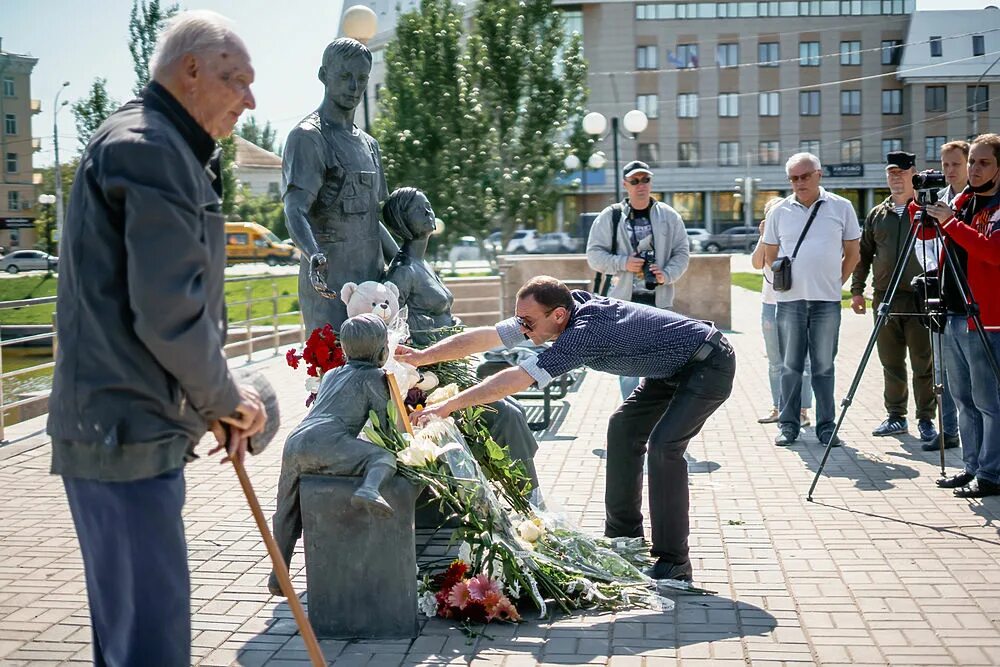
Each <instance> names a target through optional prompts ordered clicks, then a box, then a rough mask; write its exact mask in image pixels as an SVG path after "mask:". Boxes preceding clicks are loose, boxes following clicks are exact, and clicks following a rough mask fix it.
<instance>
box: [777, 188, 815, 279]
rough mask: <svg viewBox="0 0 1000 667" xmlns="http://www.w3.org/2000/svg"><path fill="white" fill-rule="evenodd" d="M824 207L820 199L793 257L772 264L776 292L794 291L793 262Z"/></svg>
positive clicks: (803, 230)
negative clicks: (820, 208)
mask: <svg viewBox="0 0 1000 667" xmlns="http://www.w3.org/2000/svg"><path fill="white" fill-rule="evenodd" d="M822 205H823V200H822V199H820V200H819V201H817V202H816V205H815V206H814V207H813V210H812V213H810V214H809V220H807V221H806V226H805V227H803V228H802V233H801V234H800V235H799V240H798V242H797V243H796V244H795V250H793V251H792V256H791V257H780V258H778V259H776V260H774V262H773V263H772V264H771V272H772V273H773V274H774V280H773V281H772V282H771V286H772V287H773V288H774V291H775V292H787V291H788V290H790V289H792V260H793V259H795V256H796V255H797V254H799V246H801V245H802V239H804V238H805V237H806V234H807V233H808V232H809V228H810V227H811V226H812V223H813V220H815V219H816V213H817V212H819V207H820V206H822Z"/></svg>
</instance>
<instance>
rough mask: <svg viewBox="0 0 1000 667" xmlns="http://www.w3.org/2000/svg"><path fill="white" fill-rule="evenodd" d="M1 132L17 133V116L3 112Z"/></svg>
mask: <svg viewBox="0 0 1000 667" xmlns="http://www.w3.org/2000/svg"><path fill="white" fill-rule="evenodd" d="M3 133H4V134H17V116H15V115H14V114H12V113H8V114H4V117H3Z"/></svg>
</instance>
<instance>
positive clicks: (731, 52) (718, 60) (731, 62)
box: [715, 44, 740, 67]
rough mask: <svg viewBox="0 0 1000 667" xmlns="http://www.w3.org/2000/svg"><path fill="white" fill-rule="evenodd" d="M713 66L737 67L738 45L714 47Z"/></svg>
mask: <svg viewBox="0 0 1000 667" xmlns="http://www.w3.org/2000/svg"><path fill="white" fill-rule="evenodd" d="M715 64H716V65H718V66H719V67H736V66H737V65H739V64H740V46H739V44H719V45H718V46H717V47H715Z"/></svg>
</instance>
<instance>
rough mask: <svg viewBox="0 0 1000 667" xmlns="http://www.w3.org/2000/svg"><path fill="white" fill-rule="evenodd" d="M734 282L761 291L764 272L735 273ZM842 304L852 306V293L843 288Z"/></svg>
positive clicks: (738, 285) (841, 294) (869, 302)
mask: <svg viewBox="0 0 1000 667" xmlns="http://www.w3.org/2000/svg"><path fill="white" fill-rule="evenodd" d="M732 283H733V284H734V285H736V286H737V287H742V288H744V289H748V290H750V291H751V292H760V290H761V287H762V286H763V284H764V274H762V273H733V274H732ZM866 302H867V304H868V305H869V306H871V301H868V300H867V299H866ZM840 305H841V306H843V307H844V308H850V306H851V293H850V292H847V291H844V290H841V291H840Z"/></svg>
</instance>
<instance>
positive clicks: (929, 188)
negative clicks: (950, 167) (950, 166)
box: [913, 169, 948, 206]
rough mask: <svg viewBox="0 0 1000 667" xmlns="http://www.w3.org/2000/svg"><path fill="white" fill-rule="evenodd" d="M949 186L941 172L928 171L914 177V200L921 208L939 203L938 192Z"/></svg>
mask: <svg viewBox="0 0 1000 667" xmlns="http://www.w3.org/2000/svg"><path fill="white" fill-rule="evenodd" d="M947 186H948V181H947V180H945V177H944V174H942V173H941V172H940V171H935V170H933V169H927V170H926V171H922V172H920V173H919V174H914V175H913V190H914V199H915V200H916V202H917V204H919V205H920V206H930V205H931V204H933V203H935V202H937V200H938V192H939V191H941V189H942V188H945V187H947Z"/></svg>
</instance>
